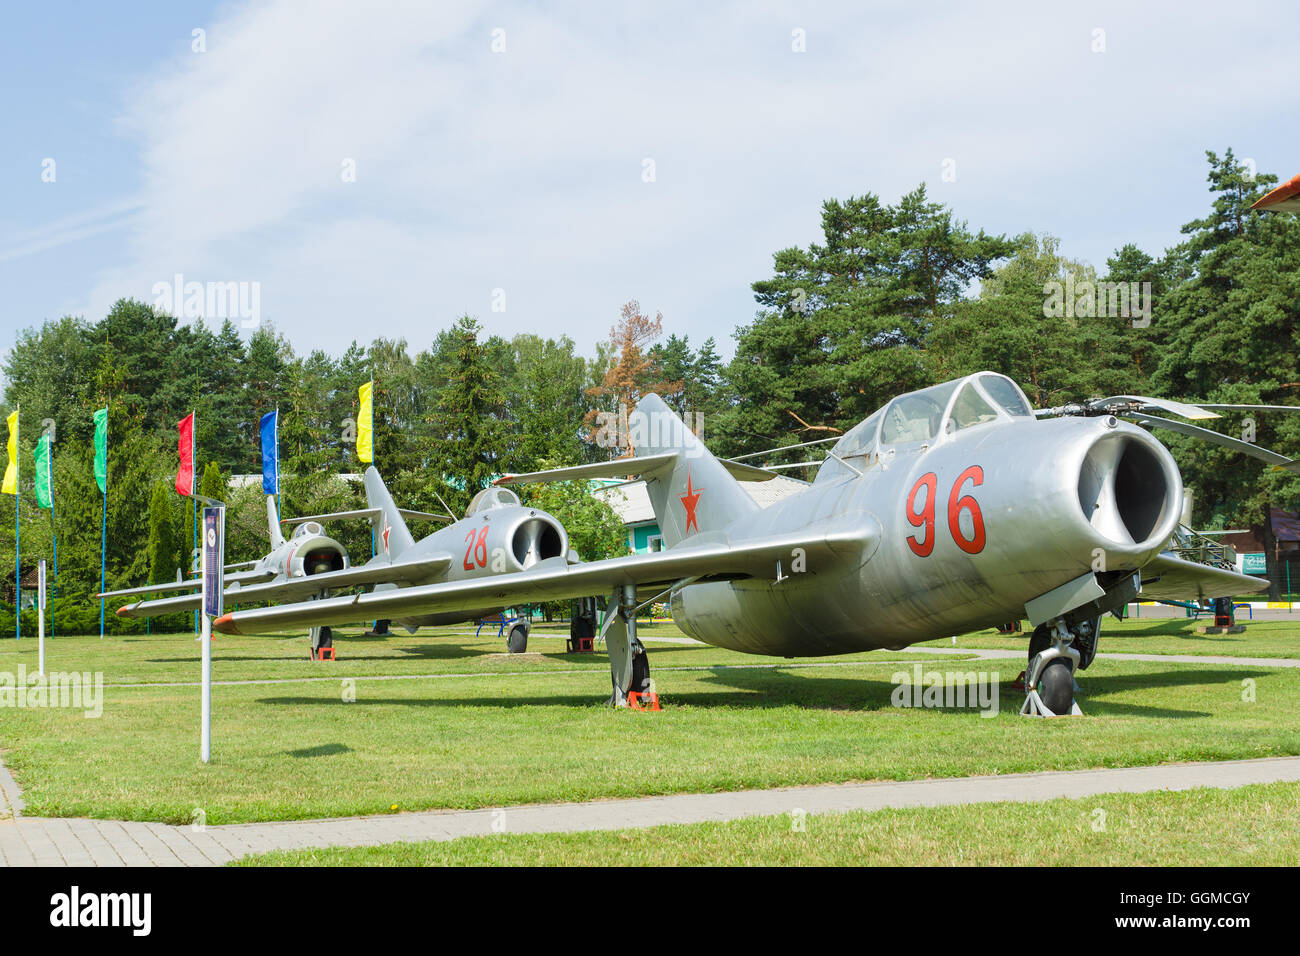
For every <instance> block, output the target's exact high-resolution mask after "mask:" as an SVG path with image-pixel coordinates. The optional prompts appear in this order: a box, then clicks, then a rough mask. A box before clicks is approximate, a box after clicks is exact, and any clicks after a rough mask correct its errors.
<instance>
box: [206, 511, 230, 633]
mask: <svg viewBox="0 0 1300 956" xmlns="http://www.w3.org/2000/svg"><path fill="white" fill-rule="evenodd" d="M225 534H226V509H225V508H209V507H206V506H205V507H204V509H203V613H204V614H208V615H211V616H212V617H221V614H222V596H223V595H222V592H223V591H224V590H225V576H224V575H223V573H222V571H223V566H224V564H225V554H226V542H225Z"/></svg>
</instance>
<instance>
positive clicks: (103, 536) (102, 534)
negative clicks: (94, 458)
mask: <svg viewBox="0 0 1300 956" xmlns="http://www.w3.org/2000/svg"><path fill="white" fill-rule="evenodd" d="M107 561H108V468H105V469H104V500H103V503H102V505H101V506H100V509H99V593H100V594H103V593H104V590H105V589H104V565H105V564H106V563H107ZM99 639H100V640H101V641H102V640H103V639H104V599H103V598H100V599H99Z"/></svg>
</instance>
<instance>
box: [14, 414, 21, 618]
mask: <svg viewBox="0 0 1300 956" xmlns="http://www.w3.org/2000/svg"><path fill="white" fill-rule="evenodd" d="M15 411H17V412H18V417H17V418H15V419H14V451H15V452H16V453H17V457H18V458H21V457H22V446H21V444H20V443H19V441H18V425H19V423H20V422H21V421H22V417H23V406H22V403H21V402H20V403H19V404H18V407H17V408H16V409H15ZM22 474H23V472H22V466H21V465H19V464H18V462H17V460H15V462H14V640H15V641H21V640H22V639H23V575H22V567H23V562H22V537H23V525H22V522H21V521H20V520H19V513H18V512H19V507H18V506H19V504H20V503H21V502H22V499H23V496H22V490H23V488H22V484H23V483H22Z"/></svg>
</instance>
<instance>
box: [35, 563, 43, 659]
mask: <svg viewBox="0 0 1300 956" xmlns="http://www.w3.org/2000/svg"><path fill="white" fill-rule="evenodd" d="M36 587H37V591H36V660H37V664H36V667H37V672H38V673H39V674H40V675H41V676H42V677H44V676H45V559H44V558H41V564H40V569H39V571H38V572H37V583H36Z"/></svg>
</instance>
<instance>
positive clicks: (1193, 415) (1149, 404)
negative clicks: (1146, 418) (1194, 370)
mask: <svg viewBox="0 0 1300 956" xmlns="http://www.w3.org/2000/svg"><path fill="white" fill-rule="evenodd" d="M1112 405H1114V406H1119V407H1120V409H1121V410H1120V411H1118V412H1115V413H1114V414H1124V411H1123V406H1126V405H1136V406H1138V408H1139V410H1141V411H1145V410H1146V409H1148V408H1154V409H1158V410H1160V411H1162V412H1171V413H1172V414H1174V415H1178V416H1179V417H1181V418H1190V419H1193V420H1203V419H1208V418H1221V417H1222V416H1221V415H1219V414H1218V413H1217V412H1210V411H1206V408H1207V407H1208V406H1205V405H1190V404H1188V403H1187V402H1175V401H1173V400H1172V399H1168V398H1152V397H1151V396H1150V395H1112V396H1110V397H1109V398H1099V399H1096V400H1094V401H1091V402H1088V403H1087V406H1088V407H1089V408H1090V409H1108V408H1110V407H1111V406H1112Z"/></svg>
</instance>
